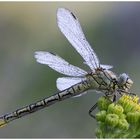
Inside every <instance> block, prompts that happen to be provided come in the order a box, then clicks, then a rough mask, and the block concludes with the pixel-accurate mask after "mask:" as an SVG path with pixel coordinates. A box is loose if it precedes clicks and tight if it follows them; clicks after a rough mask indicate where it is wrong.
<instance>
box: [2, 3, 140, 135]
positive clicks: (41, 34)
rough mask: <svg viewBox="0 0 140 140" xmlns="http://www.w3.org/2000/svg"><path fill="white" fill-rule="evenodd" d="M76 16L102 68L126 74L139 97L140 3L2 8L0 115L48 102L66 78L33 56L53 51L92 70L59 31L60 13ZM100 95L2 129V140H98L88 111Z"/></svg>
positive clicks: (55, 107)
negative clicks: (60, 80)
mask: <svg viewBox="0 0 140 140" xmlns="http://www.w3.org/2000/svg"><path fill="white" fill-rule="evenodd" d="M59 7H66V8H68V9H70V10H72V11H73V12H74V13H75V14H76V15H77V17H78V18H79V21H80V23H81V26H82V28H83V31H84V33H85V35H86V37H87V39H88V41H89V42H90V44H91V45H92V47H94V50H95V51H96V53H97V55H98V57H99V59H100V61H101V63H102V64H110V65H113V66H114V68H113V71H114V72H115V73H116V74H120V73H122V72H126V73H128V74H129V75H130V77H131V79H132V80H133V81H134V85H133V87H132V91H133V92H136V93H138V94H139V95H140V88H139V83H140V3H138V2H65V3H64V2H42V3H39V2H38V3H30V2H28V3H26V2H24V3H17V2H14V3H4V2H1V3H0V114H1V115H2V114H4V113H7V112H10V111H13V110H15V109H16V108H19V107H22V106H24V105H28V104H30V103H32V102H35V101H37V100H40V99H42V98H44V97H47V96H50V95H51V94H53V93H54V92H56V91H57V89H56V84H55V81H56V79H57V78H58V77H61V76H63V75H61V74H59V73H57V72H55V71H53V70H52V69H50V68H49V67H47V66H46V65H41V64H38V63H36V61H35V58H34V52H35V51H37V50H44V51H51V52H53V53H56V54H58V55H60V56H61V57H63V58H65V59H66V60H67V61H68V62H70V63H72V64H74V65H77V66H79V67H81V68H85V69H86V70H89V68H87V67H86V66H85V65H84V64H83V60H82V58H81V57H80V55H79V54H78V53H77V52H76V51H75V50H74V49H73V48H72V47H71V45H70V43H69V42H68V41H67V40H66V38H65V37H64V36H63V35H62V33H61V32H60V31H59V29H58V27H57V23H56V10H57V8H59ZM99 96H101V94H97V93H95V92H89V94H87V95H84V96H82V97H79V98H71V99H68V100H65V101H63V102H60V103H57V104H55V105H53V106H50V107H49V108H46V109H43V110H41V111H39V112H36V113H34V114H32V115H29V116H26V117H24V118H22V119H19V120H16V121H14V122H12V123H10V124H8V125H7V126H5V127H3V128H1V129H0V137H1V138H95V135H94V130H95V128H96V121H95V120H94V119H92V118H91V117H89V115H88V110H89V109H90V107H91V106H92V105H93V104H94V103H95V102H96V101H97V99H98V98H99Z"/></svg>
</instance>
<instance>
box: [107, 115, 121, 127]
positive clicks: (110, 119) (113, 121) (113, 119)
mask: <svg viewBox="0 0 140 140" xmlns="http://www.w3.org/2000/svg"><path fill="white" fill-rule="evenodd" d="M118 121H119V116H118V115H116V114H107V116H106V119H105V123H106V124H107V125H109V126H111V127H115V126H116V125H117V124H118Z"/></svg>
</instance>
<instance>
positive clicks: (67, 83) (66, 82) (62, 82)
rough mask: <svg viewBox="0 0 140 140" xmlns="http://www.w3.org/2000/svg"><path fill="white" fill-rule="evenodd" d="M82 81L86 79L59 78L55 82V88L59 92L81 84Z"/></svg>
mask: <svg viewBox="0 0 140 140" xmlns="http://www.w3.org/2000/svg"><path fill="white" fill-rule="evenodd" d="M83 80H86V79H85V78H74V77H61V78H58V79H57V80H56V86H57V88H58V89H59V90H60V91H62V90H65V89H67V88H69V87H71V86H73V85H75V84H78V83H80V82H82V81H83Z"/></svg>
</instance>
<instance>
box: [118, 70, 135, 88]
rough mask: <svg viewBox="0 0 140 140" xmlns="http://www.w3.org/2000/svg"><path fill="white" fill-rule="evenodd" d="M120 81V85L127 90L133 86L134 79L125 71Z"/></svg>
mask: <svg viewBox="0 0 140 140" xmlns="http://www.w3.org/2000/svg"><path fill="white" fill-rule="evenodd" d="M118 83H119V86H120V87H122V88H123V89H125V90H128V89H130V87H131V86H132V84H133V81H132V80H131V79H130V78H129V76H128V75H127V74H126V73H123V74H121V75H120V76H119V78H118Z"/></svg>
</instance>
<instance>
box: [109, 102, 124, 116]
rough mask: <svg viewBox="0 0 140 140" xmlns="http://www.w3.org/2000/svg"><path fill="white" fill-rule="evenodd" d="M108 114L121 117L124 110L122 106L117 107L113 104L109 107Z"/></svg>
mask: <svg viewBox="0 0 140 140" xmlns="http://www.w3.org/2000/svg"><path fill="white" fill-rule="evenodd" d="M107 113H112V114H117V115H121V114H122V113H123V108H122V106H121V105H117V104H115V103H112V104H110V105H109V106H108V110H107Z"/></svg>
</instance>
